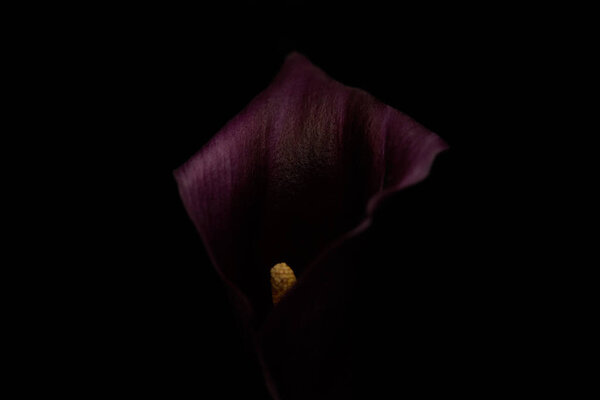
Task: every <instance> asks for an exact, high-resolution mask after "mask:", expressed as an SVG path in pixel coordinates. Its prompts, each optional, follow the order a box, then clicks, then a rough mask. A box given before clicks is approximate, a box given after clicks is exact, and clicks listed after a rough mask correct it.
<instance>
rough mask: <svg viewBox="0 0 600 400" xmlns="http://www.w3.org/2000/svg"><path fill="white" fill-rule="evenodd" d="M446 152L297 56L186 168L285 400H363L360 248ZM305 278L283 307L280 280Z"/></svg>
mask: <svg viewBox="0 0 600 400" xmlns="http://www.w3.org/2000/svg"><path fill="white" fill-rule="evenodd" d="M446 148H447V145H446V144H445V142H444V141H443V140H442V139H441V138H440V137H438V136H437V135H435V134H434V133H432V132H430V131H429V130H428V129H426V128H425V127H423V126H422V125H420V124H419V123H417V122H416V121H414V120H413V119H411V118H410V117H408V116H406V115H404V114H402V113H401V112H399V111H397V110H395V109H393V108H392V107H390V106H387V105H385V104H382V103H381V102H379V101H378V100H376V99H375V98H374V97H373V96H371V95H369V94H368V93H366V92H364V91H362V90H360V89H355V88H350V87H347V86H344V85H342V84H340V83H339V82H336V81H335V80H333V79H331V78H330V77H328V76H327V75H326V74H325V73H324V72H323V71H321V70H320V69H319V68H317V67H315V66H314V65H312V64H311V63H310V62H309V61H308V60H307V59H306V58H305V57H304V56H302V55H300V54H298V53H292V54H290V55H289V56H288V57H287V59H286V61H285V63H284V65H283V67H282V69H281V71H280V72H279V74H278V75H277V76H276V77H275V79H274V80H273V82H272V83H271V84H270V85H269V87H268V88H267V89H266V90H264V91H263V92H262V93H260V94H259V95H258V96H257V97H256V98H254V99H253V100H252V101H251V102H250V104H249V105H248V106H247V107H246V108H245V109H244V110H243V111H241V112H240V113H239V114H238V115H237V116H235V117H234V118H233V119H232V120H231V121H230V122H228V123H227V124H226V125H225V126H224V127H223V128H222V129H221V130H220V131H219V132H218V133H217V134H216V135H215V136H214V137H213V138H212V140H211V141H210V142H209V143H208V144H206V145H205V146H204V147H203V148H202V149H201V150H200V151H199V152H198V153H197V154H195V155H194V156H193V157H192V158H191V159H190V160H189V161H187V162H186V163H185V164H184V165H183V166H181V167H180V168H179V169H177V170H176V171H175V177H176V180H177V182H178V185H179V192H180V195H181V198H182V200H183V203H184V205H185V208H186V210H187V212H188V214H189V216H190V218H191V219H192V221H193V222H194V224H195V226H196V228H197V230H198V232H199V233H200V235H201V237H202V240H203V241H204V245H205V246H206V249H207V251H208V253H209V255H210V258H211V260H212V263H213V264H214V266H215V268H216V270H217V271H218V273H219V275H220V277H221V278H222V279H223V281H224V282H225V283H226V285H227V287H228V288H229V289H230V291H231V294H232V298H233V302H234V304H235V306H236V308H237V310H238V312H239V315H240V316H241V317H242V319H243V323H244V327H245V329H247V332H248V334H249V336H250V337H251V340H252V343H253V344H254V345H255V348H256V352H257V356H258V357H259V359H260V361H261V365H262V366H263V370H264V374H265V378H266V382H267V386H268V388H269V391H270V393H271V395H272V396H273V398H275V399H296V398H298V399H300V398H303V399H304V398H312V399H315V398H321V397H327V396H330V397H329V398H337V397H336V396H341V395H342V394H343V393H345V391H350V390H351V389H350V388H349V382H350V381H351V379H352V371H351V368H352V363H351V361H349V360H345V357H347V356H346V353H345V350H344V349H346V348H347V346H348V339H347V338H346V336H347V332H346V331H345V330H346V329H347V326H348V324H347V323H346V322H347V315H348V312H347V307H348V304H349V300H348V299H350V298H352V297H353V296H355V294H356V293H355V292H356V290H358V289H357V287H358V286H357V284H356V281H357V280H359V279H360V273H359V271H358V270H357V268H358V267H357V266H356V265H354V264H355V262H357V260H358V258H360V257H356V258H355V257H354V256H353V255H351V254H355V252H356V251H357V249H356V247H355V246H354V245H355V244H357V242H356V238H358V237H359V236H360V235H361V234H364V233H365V232H366V231H368V228H369V226H370V225H371V222H372V217H373V214H374V211H375V210H376V209H377V207H378V206H379V204H380V203H381V201H382V199H384V198H385V197H387V196H389V195H390V194H392V193H395V192H398V191H400V190H402V189H404V188H406V187H408V186H410V185H414V184H415V183H418V182H420V181H421V180H423V179H425V178H426V176H427V175H428V173H429V170H430V167H431V165H432V163H433V161H434V158H435V157H436V155H437V154H438V153H440V152H441V151H443V150H445V149H446ZM281 262H285V263H287V264H288V265H290V266H291V267H292V268H293V270H294V272H295V274H296V276H297V277H298V281H297V283H296V285H295V286H294V287H293V288H292V289H291V290H290V291H289V292H288V293H287V294H286V295H285V296H284V297H283V298H282V299H281V301H280V302H279V303H278V304H277V305H276V306H273V301H272V297H271V289H270V278H269V273H270V269H271V267H273V266H274V265H275V264H277V263H281Z"/></svg>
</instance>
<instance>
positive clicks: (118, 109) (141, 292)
mask: <svg viewBox="0 0 600 400" xmlns="http://www.w3.org/2000/svg"><path fill="white" fill-rule="evenodd" d="M530 18H531V17H530V16H528V15H526V14H525V13H524V12H523V10H519V9H516V8H515V9H510V10H508V9H491V8H489V9H473V8H472V7H468V8H467V7H464V8H461V7H457V6H454V5H453V6H452V7H443V6H442V7H440V6H439V5H435V6H434V5H433V4H431V5H427V4H424V5H422V6H420V7H415V6H414V5H406V4H399V5H398V6H395V7H388V6H386V7H382V6H379V5H375V4H367V5H362V6H360V7H349V6H347V5H329V6H327V7H326V6H324V5H323V4H322V3H319V2H306V1H286V2H277V4H268V3H260V4H259V3H243V4H236V5H233V4H227V5H224V6H222V7H219V9H213V8H211V9H208V8H194V9H183V8H182V9H178V8H175V7H169V8H168V9H167V8H164V7H159V6H155V7H153V6H147V5H144V6H143V7H141V6H140V7H139V8H135V7H129V8H127V9H125V8H114V9H102V10H100V9H99V10H86V11H85V12H83V11H82V12H81V13H80V15H79V18H78V19H77V20H76V21H71V22H72V23H70V24H68V25H65V26H66V27H61V26H57V27H56V29H58V30H62V33H61V35H60V37H59V38H58V39H56V40H55V39H43V38H42V39H40V40H49V41H50V42H52V43H54V41H56V43H55V44H56V47H55V49H56V52H54V53H52V52H51V54H52V55H53V57H54V61H55V63H56V65H57V68H58V69H60V70H61V71H60V72H61V76H65V77H66V78H65V79H67V80H68V81H69V88H68V89H65V91H66V95H67V96H68V97H70V99H69V102H68V105H69V106H68V108H67V109H66V110H63V112H64V115H69V117H70V122H69V129H72V130H73V132H74V133H75V136H74V137H75V143H74V144H73V141H72V139H71V142H70V143H71V145H72V146H73V147H71V148H73V149H74V150H73V152H72V153H73V154H72V156H74V159H75V161H74V162H75V163H76V164H75V165H77V168H74V169H75V171H73V168H72V167H73V164H72V163H71V164H69V165H68V172H66V173H65V176H66V178H67V179H66V180H67V185H68V186H70V187H71V189H73V190H74V191H75V192H76V196H75V197H74V199H75V200H72V201H69V202H68V204H66V206H67V208H70V211H71V212H72V213H73V212H74V214H76V218H77V219H78V220H79V221H78V224H77V228H75V232H74V233H75V235H74V236H76V239H75V241H74V242H73V243H75V244H73V246H72V247H73V248H75V250H71V252H72V254H73V255H72V257H71V258H74V259H75V261H76V263H78V264H80V265H81V267H78V268H75V269H74V271H71V272H70V273H69V278H68V279H69V282H77V284H76V285H75V286H76V287H75V289H74V291H73V294H69V295H68V296H66V295H65V297H66V298H65V303H66V304H67V305H68V310H69V311H72V312H68V313H67V314H66V318H67V320H68V321H69V322H70V323H74V324H75V325H76V326H77V329H76V330H74V331H70V333H68V334H66V335H65V336H66V342H67V343H68V347H70V348H75V349H76V350H75V351H74V352H73V353H74V354H73V356H72V357H71V356H69V357H68V358H67V362H68V363H69V364H70V365H71V367H74V368H72V369H69V371H71V372H69V374H66V375H65V377H64V378H63V379H62V380H60V381H59V382H58V383H59V384H60V383H67V384H68V382H67V381H69V380H71V381H73V383H72V385H73V386H72V387H71V388H72V389H74V388H75V387H76V386H77V387H79V386H78V385H79V384H82V385H81V387H82V388H83V389H82V390H84V392H85V393H96V392H105V393H116V392H117V391H118V392H119V393H127V394H135V395H139V394H144V395H152V394H158V395H160V396H165V397H166V396H168V397H180V395H181V394H183V393H190V394H191V395H193V396H200V397H201V398H204V397H206V398H224V399H228V398H238V397H239V396H241V395H243V396H244V398H257V399H261V398H267V394H266V390H265V388H264V384H263V379H262V375H261V373H260V370H259V367H258V365H257V362H256V361H255V360H254V357H253V355H252V354H251V352H250V350H249V349H248V348H247V347H246V346H245V344H244V339H243V337H242V335H241V333H240V331H239V330H238V329H237V326H236V320H235V317H234V315H233V310H232V308H231V307H230V303H229V301H228V298H227V296H226V293H225V288H224V286H223V285H222V284H221V282H220V280H219V279H218V277H217V274H216V272H215V271H214V269H213V268H212V266H211V264H210V262H209V260H208V257H207V254H206V252H205V250H204V248H203V244H202V242H201V240H200V238H199V236H198V235H197V233H196V231H195V229H194V227H193V225H192V223H191V221H190V220H189V219H188V217H187V215H186V213H185V211H184V209H183V206H182V204H181V202H180V199H179V196H178V193H177V187H176V184H175V181H174V179H173V176H172V172H173V170H174V169H175V168H177V167H178V166H179V165H181V164H182V163H183V162H185V161H186V160H187V159H188V158H189V157H191V156H192V155H193V154H194V153H195V152H196V151H197V150H198V149H199V148H200V147H201V146H202V145H203V144H204V143H205V142H206V141H207V140H208V139H209V138H211V137H212V136H213V135H214V134H215V133H216V132H217V131H218V130H219V129H220V128H221V127H222V126H223V125H224V124H225V123H226V122H227V121H228V120H229V119H230V118H232V117H233V116H234V115H235V114H236V113H238V112H239V111H240V110H241V109H242V108H243V107H244V106H245V105H246V104H247V103H248V102H249V101H250V100H251V99H252V98H253V97H254V96H255V95H256V94H258V93H259V92H260V91H261V90H263V89H264V88H265V87H266V86H267V85H268V84H269V82H270V80H271V79H272V78H273V77H274V76H275V74H276V73H277V71H278V69H279V67H280V66H281V64H282V62H283V60H284V58H285V56H286V55H287V54H288V53H289V52H290V51H293V50H296V51H299V52H301V53H303V54H305V55H306V56H307V57H308V58H309V59H310V60H311V61H312V62H313V63H314V64H316V65H317V66H319V67H321V68H322V69H323V70H325V71H326V72H327V73H328V74H329V75H330V76H332V77H333V78H334V79H336V80H338V81H340V82H342V83H344V84H346V85H349V86H355V87H359V88H362V89H365V90H367V91H368V92H370V93H371V94H373V95H374V96H375V97H377V98H379V99H380V100H382V101H383V102H385V103H387V104H390V105H392V106H393V107H395V108H397V109H399V110H401V111H403V112H405V113H407V114H408V115H410V116H412V117H413V118H415V119H416V120H417V121H419V122H421V123H422V124H423V125H425V126H426V127H428V128H429V129H431V130H433V131H434V132H436V133H438V134H439V135H440V136H441V137H442V138H444V139H445V140H446V141H447V142H448V143H449V145H450V148H451V150H450V151H448V152H446V153H444V154H443V155H441V156H440V157H439V158H438V160H437V161H436V163H435V165H434V168H433V170H432V173H431V176H430V178H429V179H428V180H427V181H426V182H424V183H423V184H420V185H418V186H417V187H416V188H414V189H411V190H410V191H409V192H407V194H406V195H405V197H404V198H403V199H400V198H397V199H395V200H394V201H395V203H393V204H394V206H393V207H389V206H388V204H386V205H384V207H383V209H382V211H381V212H380V213H379V214H380V218H381V221H384V222H382V223H381V229H382V232H385V235H386V237H387V238H388V240H389V241H390V244H391V245H393V244H394V243H395V241H394V240H395V239H397V240H398V241H402V240H404V241H409V242H410V243H411V246H412V248H413V250H412V252H411V253H410V256H407V257H411V259H417V258H418V257H419V255H421V256H423V257H424V258H425V259H426V260H427V261H423V263H430V264H429V265H435V268H434V271H438V272H439V274H438V277H437V278H434V279H433V281H434V283H432V284H431V285H430V286H427V285H426V283H424V282H425V280H426V279H428V278H426V277H425V276H424V275H419V274H415V279H417V280H420V284H418V285H417V287H419V288H421V289H423V290H426V291H427V293H428V294H430V295H431V296H429V300H424V301H423V303H422V304H421V305H420V306H419V307H422V310H423V311H424V312H430V311H431V310H432V309H433V308H435V305H436V304H442V303H446V304H451V306H447V307H449V308H452V307H455V309H459V310H460V312H458V313H454V314H453V315H454V316H455V317H452V318H454V319H452V318H451V317H448V316H445V317H444V318H450V319H452V323H453V324H454V325H453V326H455V329H454V330H453V332H454V333H452V334H450V333H448V334H447V335H446V336H444V334H442V336H444V337H445V340H444V341H443V342H444V343H450V344H449V346H454V345H456V346H457V347H460V348H461V349H464V352H465V354H467V356H464V357H462V356H459V355H458V353H453V355H452V357H454V358H452V360H453V361H448V359H447V357H446V361H445V363H446V364H444V365H446V366H447V367H448V368H447V369H445V371H446V372H440V371H437V375H436V376H440V374H441V375H445V374H447V376H446V378H447V379H448V380H452V376H453V375H452V374H453V372H452V366H453V365H455V364H460V363H462V362H464V360H465V359H467V360H469V363H470V365H471V367H470V368H469V369H468V371H470V372H469V373H470V374H472V375H471V376H472V377H473V379H472V382H471V383H472V384H473V385H476V382H480V381H482V380H485V382H486V383H487V389H486V390H487V391H488V392H489V391H492V392H495V391H496V390H497V389H498V390H499V388H500V387H504V388H506V382H510V383H511V384H512V383H514V380H515V379H514V375H511V376H508V375H503V374H499V373H496V375H495V378H494V379H495V380H494V379H492V378H490V375H494V373H490V374H489V375H486V377H487V378H485V379H484V378H483V375H482V374H479V375H478V373H477V372H476V371H477V370H486V368H488V369H489V368H490V366H491V365H494V368H497V369H502V368H501V367H500V365H501V364H503V363H504V362H505V361H506V360H507V358H510V357H509V356H508V355H507V354H508V353H505V354H504V355H503V356H500V353H502V352H503V351H508V349H509V348H511V344H514V341H515V339H514V337H515V336H514V332H512V331H511V332H512V333H511V332H506V331H507V330H508V331H510V330H511V329H512V326H509V327H507V325H505V324H503V323H502V322H503V321H506V318H507V317H506V314H507V313H509V312H512V311H513V310H514V308H515V305H514V303H515V301H516V300H515V298H516V296H517V294H516V293H517V292H518V291H519V290H520V286H521V285H523V284H524V283H523V282H524V278H525V277H524V276H523V274H521V275H520V276H521V278H523V279H521V280H520V281H519V282H515V280H514V279H512V278H511V276H512V277H514V275H511V274H512V273H513V272H515V268H516V266H515V264H514V263H512V262H510V254H512V253H513V252H514V249H515V248H519V247H520V246H522V243H523V239H524V236H525V235H524V234H523V232H522V231H521V232H519V233H513V234H512V235H504V234H502V233H501V232H502V227H505V226H508V225H510V224H511V218H510V217H511V215H512V210H513V209H514V203H515V202H517V201H522V200H523V198H522V196H521V195H520V194H519V191H518V190H515V186H514V185H518V183H517V181H511V179H510V178H509V177H510V176H511V173H510V172H511V171H512V170H515V169H520V168H521V164H520V163H521V161H520V160H521V159H520V158H519V156H518V153H519V151H518V149H515V142H516V143H523V142H524V141H525V140H527V138H524V137H522V136H519V124H517V123H515V121H516V120H517V121H518V120H520V115H521V114H522V113H524V112H530V111H524V105H525V104H526V103H527V96H528V90H527V85H530V86H531V85H535V83H534V80H535V79H534V78H535V76H536V75H535V67H534V66H532V65H531V64H530V63H528V62H527V60H529V58H530V57H531V54H532V53H535V52H537V51H538V49H539V48H540V46H543V45H544V44H543V43H540V42H539V41H537V39H536V37H537V36H536V35H533V36H532V35H529V34H528V33H529V28H528V27H529V24H530V22H531V19H530ZM63 60H69V61H68V62H63ZM522 82H527V84H526V86H525V89H523V86H522V85H521V83H522ZM515 138H516V140H515ZM516 147H519V145H516ZM515 150H517V151H515ZM499 160H501V161H502V162H501V163H498V161H499ZM508 185H513V186H512V189H511V190H506V188H507V187H508ZM520 207H527V206H526V205H523V203H522V202H521V203H520ZM406 209H411V210H413V212H412V213H411V216H410V217H409V218H408V221H406V218H407V217H406V215H405V213H403V212H402V210H406ZM400 221H402V222H401V223H400ZM398 226H409V227H410V230H409V232H415V235H413V236H412V237H411V235H408V234H407V233H406V232H404V233H403V232H398V231H397V227H398ZM415 249H418V250H415ZM432 249H434V250H432ZM436 249H437V250H436ZM507 285H508V286H507ZM72 286H73V285H71V288H70V289H73V287H72ZM425 287H427V288H425ZM413 290H416V289H413ZM69 293H71V292H69ZM506 293H512V295H507V294H506ZM424 297H425V296H424ZM414 313H415V314H418V311H414ZM525 314H527V313H526V312H521V313H519V314H513V315H514V316H515V317H517V318H521V317H523V316H524V315H525ZM456 327H458V328H456ZM57 329H60V325H58V328H57ZM475 331H476V332H478V333H477V334H473V332H475ZM457 332H458V333H457ZM466 332H469V334H466ZM521 339H522V337H521ZM521 339H519V341H521ZM522 340H525V339H522ZM474 360H476V361H474ZM454 363H455V364H454ZM520 364H521V367H520V368H523V367H522V363H520ZM513 367H514V366H513ZM462 371H465V369H463V370H462ZM494 371H496V370H494ZM496 372H497V371H496ZM428 373H430V374H433V372H432V371H429V372H428ZM491 381H493V383H490V382H491ZM460 382H462V383H461V384H460V385H458V388H454V389H453V390H455V391H456V392H457V393H458V392H461V393H462V392H463V391H464V390H465V388H466V386H468V385H470V384H469V383H466V382H465V381H463V380H461V381H460ZM55 383H56V382H55ZM461 385H462V386H461ZM207 393H219V394H218V395H217V394H211V395H207ZM484 393H485V392H484Z"/></svg>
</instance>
